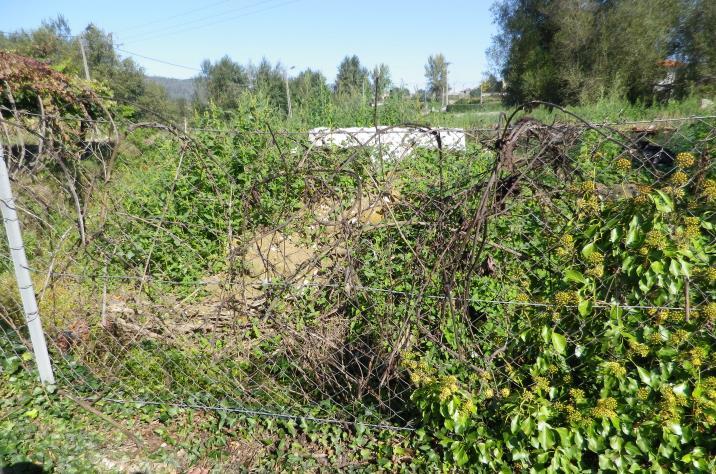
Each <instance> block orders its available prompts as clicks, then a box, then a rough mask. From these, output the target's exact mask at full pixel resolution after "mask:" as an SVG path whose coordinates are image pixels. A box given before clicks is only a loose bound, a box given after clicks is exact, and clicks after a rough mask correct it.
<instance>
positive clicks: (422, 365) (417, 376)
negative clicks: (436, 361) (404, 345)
mask: <svg viewBox="0 0 716 474" xmlns="http://www.w3.org/2000/svg"><path fill="white" fill-rule="evenodd" d="M415 359H416V356H415V354H413V353H412V352H406V353H405V354H403V356H402V359H401V365H402V366H403V367H404V368H405V369H407V370H408V372H409V374H410V381H411V382H412V383H413V385H416V386H422V385H427V384H429V383H432V382H433V381H434V380H435V378H434V377H433V372H434V371H433V369H432V368H431V367H430V366H429V365H428V364H427V362H425V361H424V360H419V361H418V360H415Z"/></svg>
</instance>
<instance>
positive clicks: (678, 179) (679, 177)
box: [670, 171, 689, 187]
mask: <svg viewBox="0 0 716 474" xmlns="http://www.w3.org/2000/svg"><path fill="white" fill-rule="evenodd" d="M670 181H671V184H672V185H674V186H676V187H681V186H683V185H685V184H686V183H688V182H689V175H687V174H686V173H684V172H683V171H677V172H675V173H674V174H672V175H671V180H670Z"/></svg>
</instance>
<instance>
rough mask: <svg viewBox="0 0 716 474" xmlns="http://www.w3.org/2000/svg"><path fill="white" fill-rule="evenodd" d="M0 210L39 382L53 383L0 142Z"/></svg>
mask: <svg viewBox="0 0 716 474" xmlns="http://www.w3.org/2000/svg"><path fill="white" fill-rule="evenodd" d="M0 211H2V218H3V223H4V224H5V232H6V233H7V241H8V245H9V247H10V256H11V257H12V263H13V266H14V267H15V279H16V280H17V286H18V288H19V289H20V298H21V299H22V307H23V309H24V311H25V322H26V324H27V327H28V330H29V331H30V341H31V342H32V350H33V351H34V353H35V363H36V364H37V370H38V372H39V373H40V381H41V382H42V383H44V384H54V383H55V376H54V374H53V373H52V365H51V363H50V355H49V354H48V352H47V342H46V341H45V333H44V332H43V331H42V322H41V321H40V312H39V310H38V308H37V300H36V299H35V290H34V289H33V287H32V279H31V278H30V269H29V267H28V265H27V256H26V255H25V247H24V245H23V243H22V234H21V233H20V221H19V220H18V218H17V211H16V210H15V202H14V199H13V197H12V189H11V188H10V176H9V175H8V171H7V166H6V164H5V158H4V150H3V147H2V145H0Z"/></svg>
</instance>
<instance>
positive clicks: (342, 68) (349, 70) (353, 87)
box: [335, 54, 368, 95]
mask: <svg viewBox="0 0 716 474" xmlns="http://www.w3.org/2000/svg"><path fill="white" fill-rule="evenodd" d="M367 82H368V70H367V69H366V68H365V67H363V66H361V63H360V59H358V56H356V55H355V54H354V55H353V56H346V57H345V58H343V61H341V63H340V64H339V65H338V74H337V75H336V84H335V90H336V94H338V95H354V94H357V93H358V92H360V91H362V90H363V88H364V87H366V84H367Z"/></svg>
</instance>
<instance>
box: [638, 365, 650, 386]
mask: <svg viewBox="0 0 716 474" xmlns="http://www.w3.org/2000/svg"><path fill="white" fill-rule="evenodd" d="M636 371H637V372H638V373H639V378H640V379H641V381H642V382H643V383H645V384H646V385H648V386H649V387H651V373H650V372H649V371H648V370H646V369H643V368H641V367H639V366H638V365H637V366H636Z"/></svg>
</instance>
